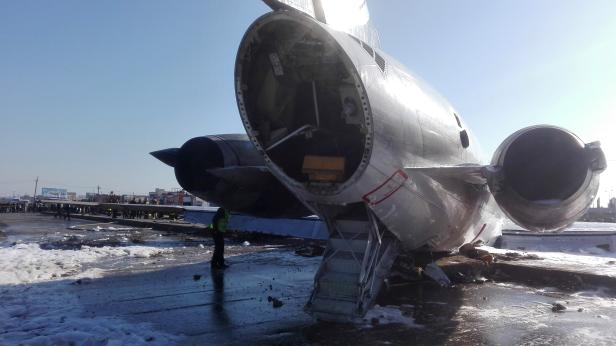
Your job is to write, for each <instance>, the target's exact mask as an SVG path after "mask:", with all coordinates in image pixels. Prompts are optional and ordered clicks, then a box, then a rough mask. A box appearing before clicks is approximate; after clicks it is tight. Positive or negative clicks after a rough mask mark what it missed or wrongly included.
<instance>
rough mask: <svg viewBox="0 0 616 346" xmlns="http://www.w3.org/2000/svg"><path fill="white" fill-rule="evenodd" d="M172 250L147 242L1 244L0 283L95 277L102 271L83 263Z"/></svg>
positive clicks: (146, 256) (155, 254)
mask: <svg viewBox="0 0 616 346" xmlns="http://www.w3.org/2000/svg"><path fill="white" fill-rule="evenodd" d="M171 251H172V250H170V249H161V248H155V247H147V246H127V247H110V246H104V247H89V246H83V247H82V248H81V249H80V250H43V249H41V248H40V247H39V245H38V244H16V245H15V246H12V247H8V248H0V285H7V284H8V285H10V284H22V283H36V282H43V281H49V280H59V279H63V278H66V277H71V278H77V277H85V276H84V275H96V276H95V277H97V276H100V275H101V271H100V270H99V271H97V270H90V271H88V272H83V271H82V270H81V268H82V265H83V264H88V263H95V262H96V261H98V260H100V259H102V258H106V257H133V258H148V257H153V256H158V255H161V254H164V253H168V252H171Z"/></svg>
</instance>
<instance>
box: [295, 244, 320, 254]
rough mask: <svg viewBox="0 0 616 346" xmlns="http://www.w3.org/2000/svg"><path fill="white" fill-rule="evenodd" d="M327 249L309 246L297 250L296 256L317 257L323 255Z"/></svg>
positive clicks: (313, 245) (314, 245)
mask: <svg viewBox="0 0 616 346" xmlns="http://www.w3.org/2000/svg"><path fill="white" fill-rule="evenodd" d="M323 252H325V248H324V247H323V246H321V245H316V244H308V245H304V246H302V247H300V248H299V249H297V250H295V254H296V255H299V256H303V257H317V256H321V255H323Z"/></svg>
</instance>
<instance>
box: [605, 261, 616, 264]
mask: <svg viewBox="0 0 616 346" xmlns="http://www.w3.org/2000/svg"><path fill="white" fill-rule="evenodd" d="M607 264H616V261H608V262H607Z"/></svg>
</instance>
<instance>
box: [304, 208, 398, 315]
mask: <svg viewBox="0 0 616 346" xmlns="http://www.w3.org/2000/svg"><path fill="white" fill-rule="evenodd" d="M325 222H326V223H327V226H328V229H329V232H330V238H329V240H328V242H327V248H326V250H325V253H324V255H323V261H322V262H321V265H320V267H319V269H318V271H317V274H316V275H315V279H314V290H313V292H312V295H311V297H310V300H309V302H308V304H307V305H306V309H307V310H308V311H309V312H310V313H312V315H313V316H314V317H315V318H317V319H320V320H326V321H338V322H346V321H351V320H353V319H356V318H361V317H363V316H364V314H365V313H366V311H367V310H368V309H369V308H370V307H371V306H372V303H373V302H374V299H375V298H376V296H377V294H378V292H379V289H380V287H381V285H382V283H383V280H384V279H385V278H386V277H387V274H388V273H389V270H390V268H391V265H392V264H393V262H394V260H395V258H396V256H397V254H398V240H397V239H395V238H394V237H393V236H391V235H390V234H389V232H386V230H385V228H384V227H383V226H382V225H381V224H380V223H379V221H378V220H377V219H376V218H375V216H374V215H373V214H372V212H371V211H370V210H367V220H346V219H326V220H325Z"/></svg>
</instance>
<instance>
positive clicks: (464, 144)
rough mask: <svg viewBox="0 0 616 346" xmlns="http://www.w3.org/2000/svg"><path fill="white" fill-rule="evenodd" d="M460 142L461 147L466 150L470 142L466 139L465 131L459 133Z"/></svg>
mask: <svg viewBox="0 0 616 346" xmlns="http://www.w3.org/2000/svg"><path fill="white" fill-rule="evenodd" d="M460 142H461V143H462V147H464V148H465V149H466V148H468V146H469V145H470V144H471V143H470V140H469V139H468V133H467V132H466V130H462V131H460Z"/></svg>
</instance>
